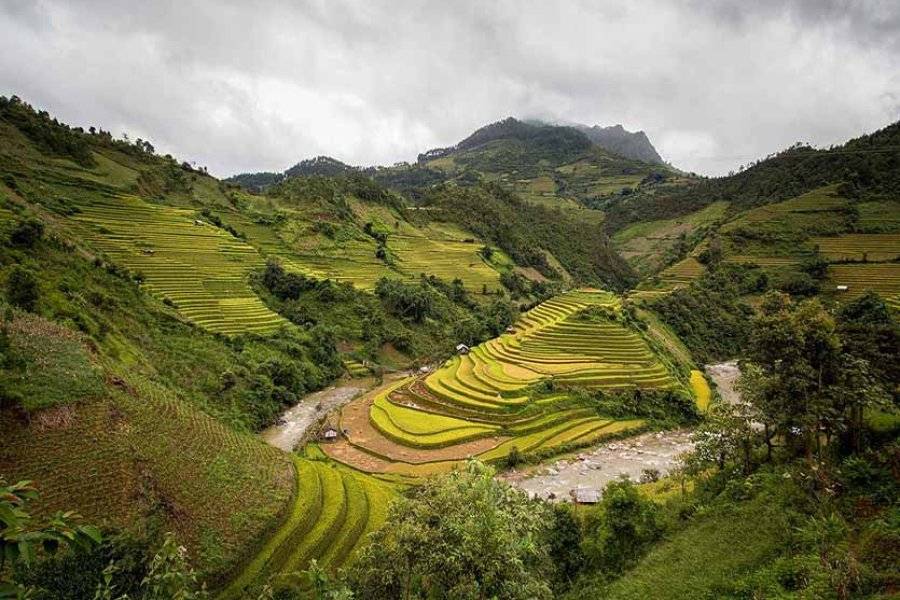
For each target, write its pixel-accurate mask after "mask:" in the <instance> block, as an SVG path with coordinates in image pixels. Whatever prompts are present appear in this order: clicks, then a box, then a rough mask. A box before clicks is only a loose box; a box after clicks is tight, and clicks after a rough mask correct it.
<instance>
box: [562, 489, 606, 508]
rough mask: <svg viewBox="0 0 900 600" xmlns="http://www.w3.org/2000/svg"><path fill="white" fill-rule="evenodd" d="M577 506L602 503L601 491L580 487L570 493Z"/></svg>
mask: <svg viewBox="0 0 900 600" xmlns="http://www.w3.org/2000/svg"><path fill="white" fill-rule="evenodd" d="M569 495H571V496H572V500H573V501H574V502H575V504H597V503H598V502H600V490H595V489H591V488H586V487H578V488H575V489H574V490H572V491H570V492H569Z"/></svg>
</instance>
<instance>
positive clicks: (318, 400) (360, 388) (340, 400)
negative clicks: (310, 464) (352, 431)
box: [260, 381, 368, 452]
mask: <svg viewBox="0 0 900 600" xmlns="http://www.w3.org/2000/svg"><path fill="white" fill-rule="evenodd" d="M351 383H354V385H342V386H338V387H330V388H327V389H324V390H320V391H318V392H314V393H312V394H309V395H308V396H304V397H303V398H302V399H301V400H300V402H298V403H297V404H295V405H294V406H292V407H291V408H289V409H288V410H286V411H285V412H284V414H282V415H281V420H280V424H278V425H273V426H271V427H269V428H268V429H265V430H264V431H263V432H262V433H260V435H261V436H262V439H263V440H264V441H265V442H267V443H268V444H270V445H272V446H275V447H276V448H281V449H282V450H284V451H285V452H290V451H292V450H293V449H294V447H295V446H296V445H297V444H298V443H299V442H300V440H302V439H303V435H304V434H305V433H306V430H307V429H308V428H309V427H310V425H312V424H313V423H315V422H316V419H318V418H319V417H321V416H322V415H325V414H326V413H328V411H330V410H334V409H335V408H338V407H340V406H343V405H344V404H346V403H348V402H350V401H351V400H353V399H354V398H356V397H357V396H359V395H360V394H361V393H363V392H365V391H366V389H368V388H367V387H366V386H365V383H366V382H365V381H361V382H359V383H356V382H351Z"/></svg>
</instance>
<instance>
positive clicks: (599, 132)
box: [575, 125, 665, 165]
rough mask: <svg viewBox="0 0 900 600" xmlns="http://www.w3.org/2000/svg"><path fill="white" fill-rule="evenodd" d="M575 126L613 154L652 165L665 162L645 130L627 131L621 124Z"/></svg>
mask: <svg viewBox="0 0 900 600" xmlns="http://www.w3.org/2000/svg"><path fill="white" fill-rule="evenodd" d="M575 128H576V129H577V130H578V131H580V132H582V133H583V134H585V135H586V136H587V137H588V139H589V140H591V141H592V142H594V143H595V144H597V145H598V146H600V147H601V148H605V149H606V150H609V151H610V152H612V153H613V154H618V155H619V156H624V157H625V158H632V159H634V160H639V161H641V162H645V163H649V164H651V165H662V164H665V161H664V160H663V159H662V157H661V156H660V155H659V153H658V152H657V151H656V148H654V147H653V144H651V143H650V139H649V138H648V137H647V134H646V133H644V132H643V131H635V132H631V131H627V130H626V129H625V128H624V127H622V126H621V125H612V126H610V127H600V126H599V125H594V126H591V127H589V126H587V125H576V126H575Z"/></svg>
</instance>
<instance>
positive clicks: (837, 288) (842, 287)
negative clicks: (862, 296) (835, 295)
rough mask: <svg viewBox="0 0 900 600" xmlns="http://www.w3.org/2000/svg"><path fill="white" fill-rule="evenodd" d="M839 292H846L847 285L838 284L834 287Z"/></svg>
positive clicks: (848, 287)
mask: <svg viewBox="0 0 900 600" xmlns="http://www.w3.org/2000/svg"><path fill="white" fill-rule="evenodd" d="M835 289H836V290H837V291H839V292H846V291H848V290H849V289H850V286H849V285H839V286H837V287H836V288H835Z"/></svg>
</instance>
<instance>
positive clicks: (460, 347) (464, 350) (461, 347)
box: [456, 344, 469, 354]
mask: <svg viewBox="0 0 900 600" xmlns="http://www.w3.org/2000/svg"><path fill="white" fill-rule="evenodd" d="M456 353H457V354H468V353H469V347H468V346H466V345H465V344H457V345H456Z"/></svg>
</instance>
